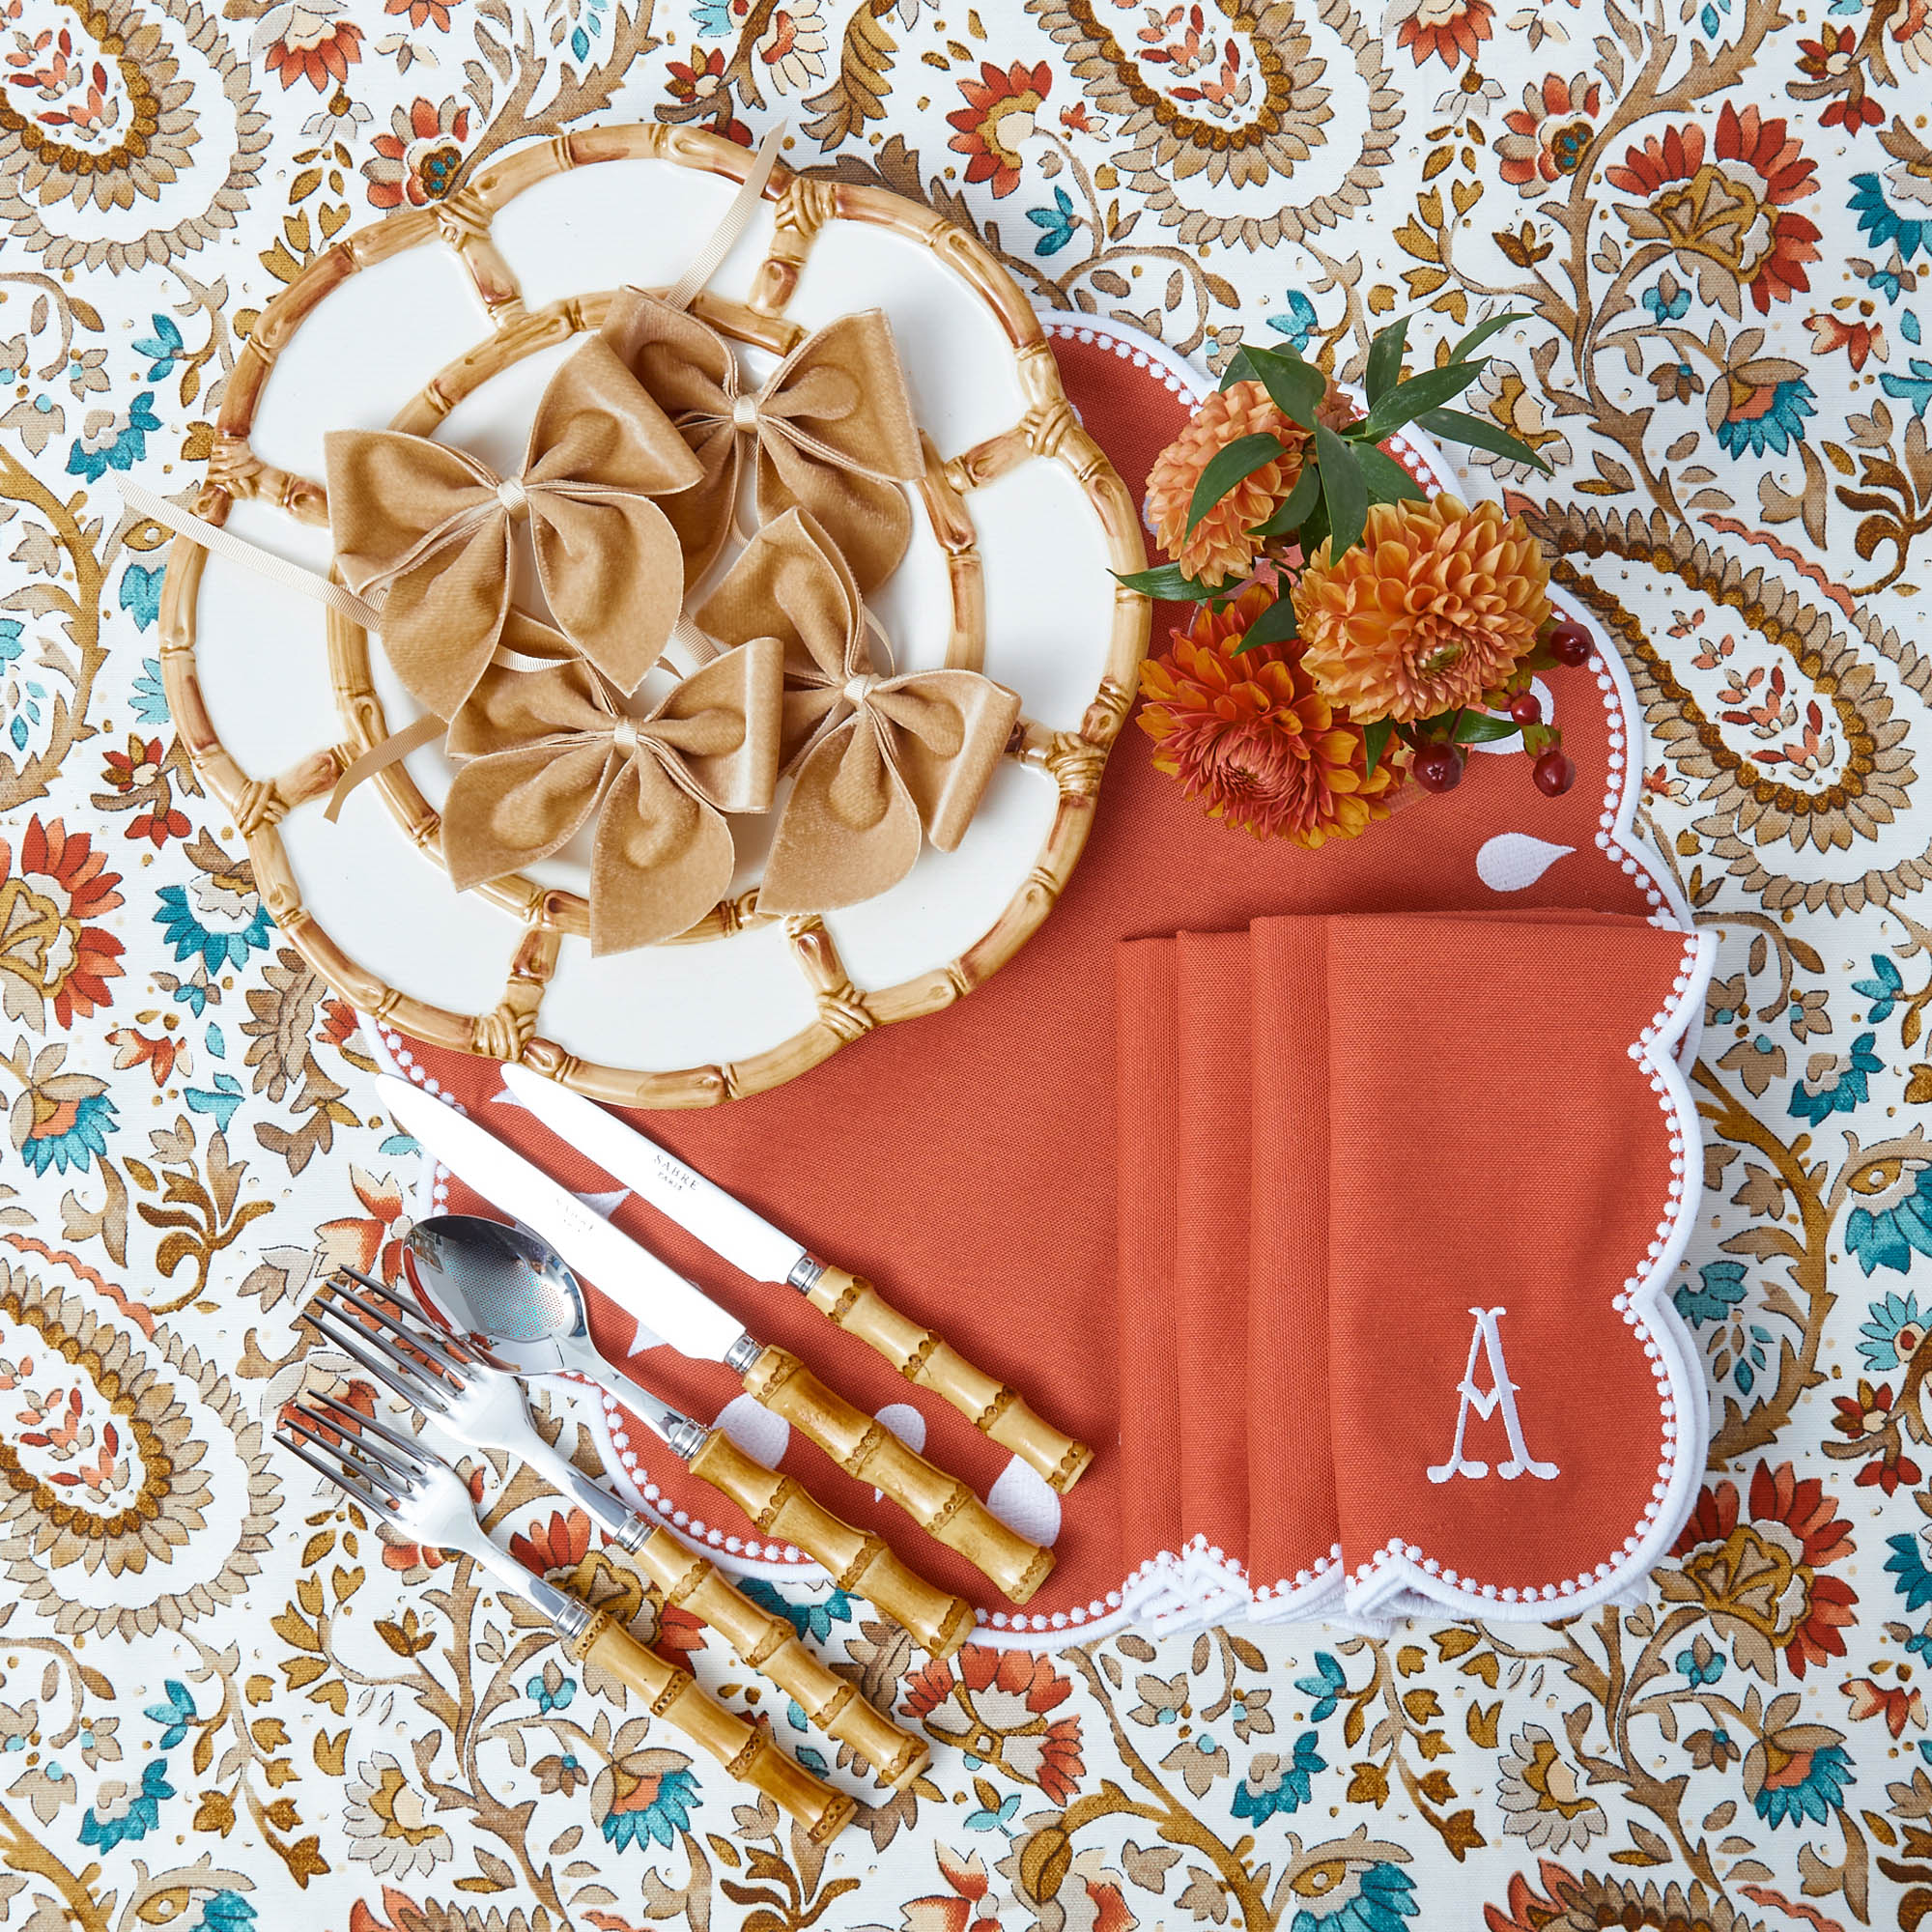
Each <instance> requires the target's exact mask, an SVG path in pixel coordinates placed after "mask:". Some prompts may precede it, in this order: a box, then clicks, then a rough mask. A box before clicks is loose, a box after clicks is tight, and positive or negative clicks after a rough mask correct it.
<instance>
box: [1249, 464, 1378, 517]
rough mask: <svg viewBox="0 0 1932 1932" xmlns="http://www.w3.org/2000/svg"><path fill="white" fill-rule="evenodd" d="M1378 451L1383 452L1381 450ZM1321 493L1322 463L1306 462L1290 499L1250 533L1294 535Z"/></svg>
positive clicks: (1296, 480) (1289, 496)
mask: <svg viewBox="0 0 1932 1932" xmlns="http://www.w3.org/2000/svg"><path fill="white" fill-rule="evenodd" d="M1376 453H1377V454H1378V455H1380V454H1381V452H1380V451H1379V450H1378V451H1377V452H1376ZM1319 496H1321V465H1320V464H1317V463H1309V464H1304V465H1303V466H1302V470H1301V474H1300V475H1299V476H1297V477H1296V478H1295V479H1294V488H1293V490H1291V491H1290V492H1289V493H1288V500H1287V501H1286V502H1285V503H1283V504H1282V506H1281V508H1280V509H1278V510H1277V511H1276V512H1275V513H1274V515H1273V516H1271V517H1270V518H1269V519H1268V520H1267V522H1266V523H1264V524H1257V525H1256V526H1255V527H1254V528H1253V529H1252V530H1250V531H1249V532H1248V534H1249V535H1250V536H1257V537H1286V536H1293V534H1294V532H1295V531H1296V530H1298V529H1299V528H1300V527H1301V526H1302V525H1303V524H1305V523H1306V522H1307V521H1308V517H1309V513H1310V512H1311V511H1312V510H1313V509H1314V508H1315V499H1316V498H1317V497H1319Z"/></svg>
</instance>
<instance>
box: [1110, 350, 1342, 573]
mask: <svg viewBox="0 0 1932 1932" xmlns="http://www.w3.org/2000/svg"><path fill="white" fill-rule="evenodd" d="M1264 435H1265V436H1276V437H1279V438H1280V439H1281V440H1282V444H1283V447H1284V450H1285V454H1283V455H1282V456H1281V458H1280V459H1279V460H1278V461H1276V462H1273V463H1265V464H1264V465H1263V466H1262V467H1261V469H1257V470H1256V471H1255V473H1254V474H1253V475H1252V476H1248V477H1245V478H1243V479H1242V481H1240V482H1239V483H1236V485H1235V487H1234V488H1233V489H1232V490H1230V491H1229V492H1228V494H1227V495H1226V496H1225V497H1222V498H1221V500H1220V501H1219V502H1218V503H1216V504H1215V505H1214V507H1213V508H1212V509H1211V510H1209V511H1208V514H1207V515H1206V516H1205V517H1203V518H1202V519H1201V521H1200V523H1199V524H1197V525H1196V526H1195V527H1194V531H1193V534H1192V535H1190V534H1189V533H1188V529H1187V509H1188V505H1189V504H1190V503H1192V502H1193V500H1194V486H1195V485H1196V484H1197V483H1199V482H1200V481H1201V472H1202V471H1203V470H1204V469H1207V467H1208V464H1209V463H1211V462H1212V461H1213V460H1214V458H1215V457H1216V456H1218V455H1219V454H1220V453H1221V451H1222V450H1224V449H1226V448H1227V447H1228V445H1229V444H1230V443H1232V442H1238V441H1239V440H1241V438H1242V437H1244V436H1264ZM1307 446H1308V432H1307V431H1306V430H1303V429H1298V428H1296V426H1295V425H1294V424H1293V423H1292V422H1290V421H1289V419H1288V418H1287V417H1286V416H1285V415H1283V414H1282V412H1281V411H1280V410H1279V409H1277V408H1276V407H1275V404H1274V400H1273V398H1272V397H1270V396H1269V394H1268V392H1267V391H1266V390H1265V389H1264V388H1263V387H1262V385H1261V384H1259V383H1236V384H1234V385H1233V386H1232V387H1230V388H1226V389H1216V390H1215V391H1214V393H1213V394H1212V395H1210V396H1209V397H1208V400H1207V401H1206V402H1205V403H1203V404H1202V405H1201V407H1200V408H1199V409H1198V410H1197V411H1195V412H1194V420H1193V421H1192V422H1190V423H1189V424H1188V425H1187V427H1186V428H1185V429H1184V430H1182V431H1181V432H1180V434H1179V436H1178V437H1176V438H1175V439H1174V440H1173V441H1172V442H1171V443H1169V444H1168V446H1167V447H1166V448H1165V449H1163V450H1162V451H1161V453H1160V454H1159V455H1158V456H1156V457H1155V458H1154V460H1153V468H1152V469H1150V470H1149V471H1148V491H1147V513H1148V521H1149V522H1150V523H1151V524H1152V526H1153V533H1154V536H1155V538H1156V539H1157V540H1158V541H1159V544H1160V547H1161V549H1162V550H1164V551H1165V552H1166V553H1167V554H1168V555H1169V556H1171V557H1172V558H1173V559H1174V560H1175V562H1176V563H1178V564H1179V566H1180V567H1181V569H1182V570H1184V571H1186V573H1187V574H1188V576H1189V577H1192V578H1194V579H1195V580H1196V581H1197V582H1202V583H1225V582H1227V581H1228V580H1229V579H1230V578H1231V577H1245V576H1246V575H1247V574H1248V572H1249V570H1250V569H1251V568H1252V567H1253V564H1254V556H1255V541H1254V539H1253V538H1252V537H1251V536H1249V534H1248V532H1249V531H1250V530H1251V529H1253V528H1254V526H1256V525H1257V524H1264V523H1265V522H1266V521H1267V520H1268V518H1270V517H1271V516H1273V515H1274V513H1275V512H1276V511H1277V510H1278V509H1280V508H1281V506H1282V504H1284V503H1285V502H1286V501H1287V500H1288V493H1289V492H1290V491H1291V490H1293V488H1294V481H1295V478H1296V477H1297V476H1299V475H1300V474H1301V459H1302V452H1303V451H1304V450H1305V449H1306V448H1307Z"/></svg>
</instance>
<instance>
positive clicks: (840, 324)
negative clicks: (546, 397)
mask: <svg viewBox="0 0 1932 1932" xmlns="http://www.w3.org/2000/svg"><path fill="white" fill-rule="evenodd" d="M604 332H605V335H606V338H607V339H608V340H609V341H610V342H611V344H612V346H613V347H614V348H615V349H616V351H617V353H618V355H621V356H622V357H623V359H624V361H625V362H626V364H627V365H628V366H629V367H630V368H631V369H632V370H633V371H634V372H635V373H636V375H637V377H638V380H639V382H640V383H641V384H643V385H644V387H645V388H646V389H647V390H648V391H649V392H650V394H651V395H652V396H653V397H655V398H656V400H657V402H658V404H659V406H660V407H661V408H662V409H663V410H664V412H665V413H666V414H667V415H668V416H669V417H670V418H671V420H672V421H673V422H675V423H676V424H677V426H678V428H679V429H680V430H681V431H682V432H683V433H684V436H685V438H686V440H688V441H689V443H690V444H691V448H692V451H693V453H694V454H695V455H696V458H697V461H698V464H699V466H700V467H701V469H702V470H703V479H702V481H701V482H700V483H699V484H698V485H697V487H696V489H694V490H691V491H688V492H686V493H685V494H684V495H683V496H682V497H679V498H677V499H676V501H675V502H674V503H668V504H667V505H666V513H667V515H668V516H669V518H670V519H671V522H672V523H673V524H674V525H675V526H676V527H677V532H678V537H679V540H680V541H681V542H682V544H683V545H684V554H685V571H686V579H687V582H691V583H694V584H695V583H696V582H698V581H699V580H700V579H701V578H702V577H703V575H704V573H705V572H706V571H707V570H708V569H709V568H710V567H711V565H712V563H713V562H714V561H715V560H716V558H717V555H718V553H719V551H720V550H721V549H722V548H723V547H724V543H725V537H726V536H727V535H728V534H729V532H730V528H731V520H732V516H733V514H734V512H735V510H736V506H737V501H738V491H739V482H740V476H741V473H742V465H743V462H744V457H745V451H746V447H747V445H748V444H755V446H756V462H757V505H758V520H759V522H760V523H761V524H769V523H772V522H775V521H776V520H777V519H778V518H779V517H781V516H782V515H783V514H784V512H785V511H786V510H788V509H791V508H793V507H794V506H796V507H799V508H802V509H804V510H806V511H808V512H809V513H810V515H811V517H812V518H813V519H814V521H816V522H817V523H818V524H819V525H820V526H821V527H822V528H823V529H824V530H825V532H826V534H827V535H828V536H829V537H830V538H831V540H832V542H833V543H834V545H836V546H837V548H838V550H839V552H840V553H841V554H843V555H844V556H845V558H846V559H847V561H848V562H850V564H851V566H852V573H853V575H854V577H855V578H856V579H857V581H858V582H859V586H860V588H861V589H862V590H872V589H875V588H877V586H878V585H879V584H881V583H883V582H885V580H886V579H887V578H888V577H890V576H891V575H892V573H893V572H894V570H895V569H896V568H897V567H898V562H899V559H900V558H901V557H902V556H903V555H904V554H905V550H906V545H907V543H908V541H909V540H910V538H911V535H912V511H911V508H910V506H909V505H908V504H907V502H906V497H905V492H904V491H903V489H902V488H901V487H900V486H901V485H902V484H904V483H911V482H916V481H918V479H919V478H920V477H922V476H923V474H924V473H925V459H924V454H923V450H922V449H921V446H920V440H919V427H918V425H917V424H916V423H915V422H914V420H913V413H912V399H911V397H910V396H909V395H908V394H907V391H906V382H905V372H904V371H903V369H902V368H901V367H900V365H899V358H898V351H897V349H896V348H895V345H894V342H893V331H892V325H891V324H890V323H889V322H888V321H887V320H886V317H885V315H884V313H883V312H882V311H880V310H878V309H867V310H864V311H862V312H860V313H857V314H854V315H847V316H841V317H839V318H838V321H836V322H832V323H828V324H827V325H826V327H823V328H821V329H819V330H818V331H817V332H816V333H815V334H812V335H809V336H807V337H806V339H805V340H804V341H803V342H801V343H800V344H799V345H798V347H797V348H796V349H794V350H793V351H792V352H791V354H790V355H787V356H786V357H785V358H784V360H783V361H782V362H781V363H780V364H779V366H778V368H777V369H775V370H774V371H773V372H772V375H771V377H770V379H769V381H767V382H766V383H765V384H764V385H763V386H762V387H761V388H759V389H758V390H757V392H756V393H755V394H752V393H748V392H747V391H746V389H745V388H744V385H743V379H742V377H741V376H740V373H739V369H738V358H737V355H735V354H734V353H733V351H732V349H731V347H730V345H729V344H728V343H727V342H725V339H724V338H723V337H722V336H721V335H719V334H718V333H717V331H716V330H715V329H712V328H709V327H706V326H705V324H703V323H701V322H699V321H698V320H697V319H696V317H695V316H692V315H688V314H686V313H685V312H684V311H683V310H681V309H675V308H672V307H671V306H670V305H669V304H668V302H664V301H660V300H659V299H658V298H656V297H655V296H648V295H644V294H642V293H641V292H639V291H637V290H630V289H627V290H624V291H622V292H620V294H619V295H618V298H617V301H616V304H615V306H614V307H613V308H612V310H611V316H610V319H609V320H608V321H607V322H606V323H605V325H604Z"/></svg>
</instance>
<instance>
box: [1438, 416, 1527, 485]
mask: <svg viewBox="0 0 1932 1932" xmlns="http://www.w3.org/2000/svg"><path fill="white" fill-rule="evenodd" d="M1415 420H1416V422H1417V423H1418V424H1419V425H1420V426H1421V427H1422V428H1424V429H1426V430H1427V431H1428V432H1429V433H1430V435H1431V436H1439V437H1440V438H1442V440H1444V441H1445V442H1466V443H1467V444H1469V445H1470V447H1471V448H1474V449H1487V450H1491V451H1492V452H1493V453H1494V454H1495V455H1497V456H1507V457H1509V458H1510V459H1511V460H1512V461H1513V462H1516V463H1527V464H1528V465H1529V466H1530V468H1531V469H1537V470H1540V471H1541V472H1542V473H1543V474H1544V475H1545V476H1548V475H1550V474H1551V473H1552V472H1551V470H1550V468H1549V466H1548V464H1547V463H1546V462H1544V460H1543V458H1542V457H1540V456H1539V455H1537V453H1536V451H1535V450H1533V449H1532V448H1530V446H1529V444H1528V443H1526V442H1523V441H1522V440H1520V439H1519V438H1517V437H1513V436H1512V435H1511V434H1510V433H1509V431H1508V430H1506V429H1504V428H1503V427H1502V426H1501V425H1500V424H1499V423H1496V422H1492V420H1491V419H1490V418H1489V417H1488V416H1475V415H1470V414H1469V413H1468V412H1467V411H1465V410H1428V411H1425V412H1423V413H1422V414H1421V415H1419V416H1417V417H1416V419H1415Z"/></svg>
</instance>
